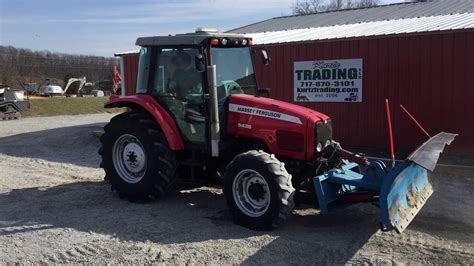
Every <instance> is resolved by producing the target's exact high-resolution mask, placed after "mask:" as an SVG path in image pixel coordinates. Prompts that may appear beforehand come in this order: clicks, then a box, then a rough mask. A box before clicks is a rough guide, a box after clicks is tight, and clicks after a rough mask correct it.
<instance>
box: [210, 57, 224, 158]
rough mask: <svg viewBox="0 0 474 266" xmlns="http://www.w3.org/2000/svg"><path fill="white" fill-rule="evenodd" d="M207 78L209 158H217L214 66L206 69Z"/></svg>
mask: <svg viewBox="0 0 474 266" xmlns="http://www.w3.org/2000/svg"><path fill="white" fill-rule="evenodd" d="M207 77H208V79H209V80H208V81H209V90H210V100H211V102H210V103H211V105H210V109H211V156H212V157H219V141H220V138H221V137H220V128H219V109H218V106H217V78H216V65H212V66H208V67H207Z"/></svg>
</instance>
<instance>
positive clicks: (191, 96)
mask: <svg viewBox="0 0 474 266" xmlns="http://www.w3.org/2000/svg"><path fill="white" fill-rule="evenodd" d="M136 44H137V45H139V46H141V47H142V48H141V51H140V59H139V68H138V78H137V87H136V95H134V96H125V97H117V96H112V97H111V99H110V101H109V102H108V103H107V104H106V105H105V107H106V108H112V107H127V108H128V112H125V113H122V114H119V115H117V116H115V117H114V118H112V119H111V121H110V123H109V124H107V125H106V126H105V129H104V130H105V133H104V134H103V135H102V137H101V142H102V147H101V149H100V151H99V153H100V154H101V155H102V164H101V167H103V168H104V170H105V173H106V177H105V178H106V179H107V180H109V181H110V183H111V185H112V188H113V189H115V190H116V191H117V192H118V193H119V195H120V197H125V198H128V199H130V200H132V201H133V200H142V199H149V198H157V197H161V196H163V195H164V194H165V193H166V192H167V191H168V190H169V189H171V187H172V185H173V182H174V181H175V180H176V179H177V178H184V179H186V178H188V179H196V180H197V179H204V180H205V179H207V180H210V179H212V178H215V177H216V176H217V177H219V174H218V173H223V176H222V178H220V179H222V181H223V186H224V194H225V197H226V199H227V202H228V206H229V208H230V210H231V213H232V216H233V219H234V222H236V223H237V224H240V225H243V226H246V227H249V228H252V229H272V228H276V227H277V226H278V225H280V224H281V223H282V222H283V221H284V220H285V219H286V218H287V217H288V215H289V214H290V213H291V211H292V209H293V207H294V201H295V199H297V200H298V199H303V198H308V197H304V195H311V198H312V199H313V202H314V203H315V204H316V205H317V206H319V208H320V209H321V212H322V213H326V212H328V211H329V210H330V209H332V208H333V207H335V206H336V205H338V206H340V205H349V203H350V204H352V203H356V202H371V203H376V204H378V203H379V202H380V204H378V205H382V206H383V205H384V202H381V200H380V198H382V197H383V201H385V203H387V201H390V199H391V197H392V196H390V195H389V194H390V193H392V192H394V191H395V190H396V189H398V190H400V191H401V193H405V194H409V193H411V194H413V193H415V192H416V193H418V192H419V193H422V192H423V191H425V190H426V191H428V190H429V189H430V186H429V183H428V180H426V181H425V180H424V173H425V172H426V169H428V168H426V167H425V168H423V167H421V166H420V165H422V163H419V162H418V163H416V160H411V161H409V160H407V161H406V163H405V164H400V165H399V166H397V167H398V169H397V167H396V168H395V169H394V170H392V171H388V170H387V169H386V168H385V165H384V164H383V163H382V162H379V161H376V162H369V161H368V160H367V159H366V158H365V157H362V156H359V155H356V154H353V153H351V152H348V151H346V150H343V149H342V148H341V147H340V146H339V144H338V143H337V142H335V141H333V139H332V128H331V120H330V118H329V117H328V116H327V115H325V114H322V113H319V112H317V111H314V110H311V109H308V108H304V107H301V106H298V105H293V104H290V103H286V102H282V101H277V100H273V99H269V98H264V97H260V96H259V94H261V93H268V90H264V89H259V87H258V84H257V80H256V77H255V70H254V66H253V64H252V50H251V45H252V40H251V39H250V38H245V37H244V36H242V35H235V34H224V33H217V32H215V31H203V30H197V31H196V32H195V33H190V34H179V35H175V36H163V37H146V38H138V39H137V42H136ZM254 56H258V57H260V56H261V60H263V63H264V64H265V65H268V63H269V61H270V59H269V57H268V54H267V52H266V50H265V49H263V50H262V53H261V55H260V54H258V55H254ZM437 136H438V135H437ZM435 138H436V137H435ZM439 138H442V139H443V140H442V141H445V142H446V143H449V142H450V141H451V140H452V138H454V136H453V135H450V134H447V133H440V136H439V137H437V139H435V140H436V141H437V143H440V140H439ZM442 141H441V142H442ZM429 142H430V141H428V142H427V143H428V144H429ZM443 143H444V142H443ZM425 144H426V143H425ZM428 146H429V145H428ZM443 147H444V145H443ZM428 149H430V147H428ZM415 155H416V154H415ZM437 158H438V157H437V156H436V159H435V161H434V163H435V164H436V161H437ZM351 162H353V163H351ZM413 166H414V167H415V168H416V169H415V170H406V169H407V168H409V167H413ZM422 166H423V165H422ZM429 170H430V169H429ZM431 170H432V169H431ZM407 171H408V172H407ZM416 171H419V172H420V173H418V172H417V174H414V175H413V174H412V173H414V172H416ZM423 171H424V172H423ZM348 173H350V175H349V174H348ZM406 174H410V175H411V177H405V176H406ZM418 177H419V178H418ZM420 178H421V179H423V180H421V181H420V180H419V179H420ZM396 179H403V180H405V181H407V182H408V183H407V182H405V183H407V184H404V186H405V185H406V186H410V185H411V184H414V183H415V182H416V184H417V185H418V184H422V185H423V187H417V189H418V190H419V191H418V190H416V189H415V190H414V187H413V186H411V187H403V188H400V187H396V188H393V186H392V184H393V183H395V182H396ZM415 179H416V180H415ZM385 186H389V189H388V190H387V189H385V190H386V191H385V190H384V188H383V187H385ZM390 187H392V188H390ZM382 193H386V194H387V195H382ZM416 193H415V194H416ZM423 193H424V192H423ZM411 194H410V195H411ZM295 195H297V197H295ZM300 196H301V197H300ZM397 199H398V196H397ZM397 199H395V200H394V202H389V203H388V205H387V204H385V205H387V206H385V208H384V210H383V211H382V213H383V215H382V218H383V223H384V227H385V228H387V229H392V228H395V227H396V224H397V223H398V220H397V217H396V214H397V213H393V208H395V207H399V205H400V204H402V205H403V204H405V205H406V204H407V203H404V202H397ZM417 201H418V202H421V203H424V201H426V199H424V200H422V199H421V198H420V199H417ZM394 204H395V205H396V206H395V205H394ZM397 204H398V205H397ZM410 204H411V203H410ZM418 205H419V204H418ZM382 206H381V207H382ZM394 206H395V207H394ZM407 206H408V205H407ZM403 207H405V206H403ZM384 212H386V214H384ZM384 215H385V216H386V217H385V216H384ZM399 217H400V214H399V215H398V219H399Z"/></svg>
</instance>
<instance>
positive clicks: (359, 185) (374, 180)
mask: <svg viewBox="0 0 474 266" xmlns="http://www.w3.org/2000/svg"><path fill="white" fill-rule="evenodd" d="M456 136H457V135H456V134H451V133H445V132H441V133H439V134H437V135H435V136H433V137H431V138H430V139H429V140H427V141H426V142H425V143H423V144H422V145H421V146H420V147H418V148H417V149H416V150H415V151H414V152H413V153H412V154H410V155H409V156H408V157H407V159H405V161H403V162H401V163H399V164H398V165H396V166H395V167H394V168H393V169H392V170H390V171H389V170H387V168H386V167H385V164H384V163H383V162H381V161H371V162H370V165H369V166H368V167H367V168H366V169H364V170H361V169H360V168H361V167H359V165H358V164H356V163H352V162H350V163H346V164H344V165H342V166H341V167H340V168H337V169H334V170H331V171H328V172H326V173H324V174H322V175H320V176H316V177H314V178H313V184H314V189H315V192H316V196H317V200H318V202H319V208H320V212H321V214H327V213H328V212H330V211H332V210H335V209H339V208H342V207H346V206H349V205H353V204H355V203H360V202H370V203H373V204H374V205H377V206H378V207H379V208H380V213H381V218H382V219H381V220H382V223H383V226H384V228H385V229H386V230H392V229H395V230H396V231H397V232H398V233H401V232H403V230H405V228H406V227H407V226H408V225H409V224H410V222H411V221H412V220H413V218H414V217H415V216H416V214H417V213H418V212H419V210H420V209H421V208H422V207H423V206H424V205H425V203H426V201H427V200H428V198H429V197H430V196H431V194H432V193H433V188H432V186H431V183H430V182H429V178H428V171H430V172H432V171H433V170H434V168H435V166H436V163H437V161H438V159H439V155H440V153H441V152H442V151H443V150H444V147H445V145H449V144H451V142H452V141H453V140H454V138H455V137H456ZM347 199H352V200H349V201H347ZM354 199H355V200H354Z"/></svg>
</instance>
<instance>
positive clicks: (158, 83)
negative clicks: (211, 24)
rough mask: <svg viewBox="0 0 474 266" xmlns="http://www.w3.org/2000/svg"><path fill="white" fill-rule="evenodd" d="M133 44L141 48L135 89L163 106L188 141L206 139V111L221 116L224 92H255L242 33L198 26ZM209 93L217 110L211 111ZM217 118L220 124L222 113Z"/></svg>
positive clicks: (208, 115) (247, 41) (248, 41)
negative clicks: (190, 30)
mask: <svg viewBox="0 0 474 266" xmlns="http://www.w3.org/2000/svg"><path fill="white" fill-rule="evenodd" d="M136 44H137V45H139V46H141V47H142V48H141V50H140V60H139V71H138V73H139V74H138V78H137V90H136V93H137V94H147V95H152V96H153V97H154V98H155V99H156V100H157V101H158V102H159V103H160V104H161V105H162V106H163V107H164V108H166V109H167V110H168V112H169V113H171V114H172V116H173V117H174V120H175V121H176V124H177V127H178V128H179V130H180V132H181V135H182V138H183V141H185V142H187V143H191V144H194V145H198V146H202V145H206V144H207V143H209V142H208V139H207V138H208V136H209V134H207V133H206V132H207V131H208V130H207V129H208V127H209V126H206V125H208V124H209V122H211V116H212V115H211V113H212V112H216V113H217V114H219V113H220V114H223V113H224V112H223V109H224V108H225V102H226V100H227V98H228V96H229V95H232V94H250V95H257V92H258V89H257V81H256V78H255V71H254V67H253V64H252V58H251V50H250V45H251V44H252V40H251V39H249V38H244V36H242V35H235V34H225V33H217V32H216V31H212V30H205V29H202V28H198V29H197V30H196V32H195V33H190V34H178V35H174V36H159V37H146V38H139V39H138V40H137V42H136ZM212 66H215V68H213V67H212ZM213 86H215V88H216V90H215V95H214V94H213V93H212V88H213ZM214 96H215V100H216V102H215V104H216V105H217V106H216V107H217V110H215V111H212V106H211V104H210V103H211V102H212V100H213V97H214ZM220 121H221V122H220V124H221V125H220V128H225V121H226V117H225V116H223V115H221V116H220ZM214 122H216V121H214Z"/></svg>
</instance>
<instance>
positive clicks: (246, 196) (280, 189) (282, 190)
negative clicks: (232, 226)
mask: <svg viewBox="0 0 474 266" xmlns="http://www.w3.org/2000/svg"><path fill="white" fill-rule="evenodd" d="M294 192H295V189H294V188H293V185H292V184H291V175H290V174H288V172H287V171H286V169H285V166H284V164H283V163H282V162H280V161H279V160H278V159H277V158H275V156H274V155H273V154H272V155H270V154H268V153H266V152H264V151H256V150H252V151H248V152H244V153H241V154H239V155H237V156H236V157H235V158H234V159H233V160H232V162H230V163H229V165H228V166H227V170H226V172H225V174H224V194H225V196H226V199H227V205H228V206H229V208H230V211H231V213H232V217H233V220H234V223H236V224H239V225H242V226H245V227H248V228H250V229H255V230H269V229H274V228H277V227H278V226H279V225H280V224H282V223H283V222H284V221H285V220H286V219H287V217H288V216H289V215H290V213H291V211H292V210H293V207H294V202H293V195H294Z"/></svg>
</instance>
